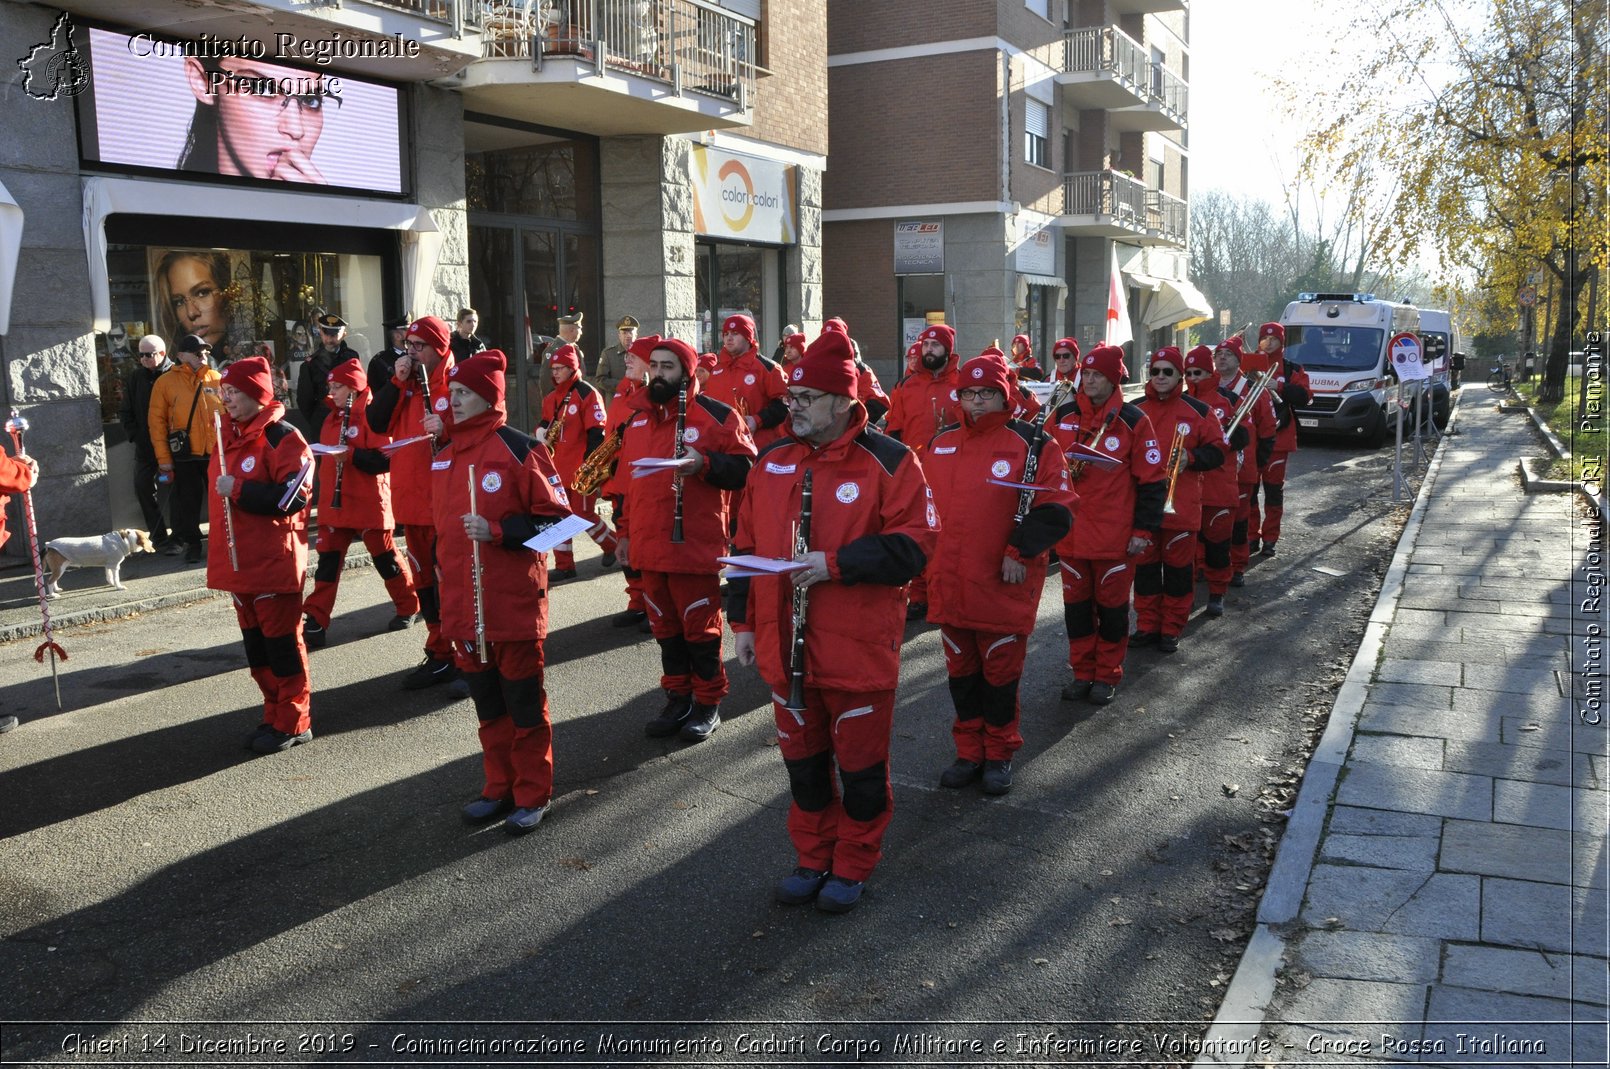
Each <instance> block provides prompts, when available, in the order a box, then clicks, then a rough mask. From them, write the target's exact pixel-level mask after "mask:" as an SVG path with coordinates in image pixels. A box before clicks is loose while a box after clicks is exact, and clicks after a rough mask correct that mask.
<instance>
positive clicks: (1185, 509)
mask: <svg viewBox="0 0 1610 1069" xmlns="http://www.w3.org/2000/svg"><path fill="white" fill-rule="evenodd" d="M1136 407H1137V408H1139V409H1140V410H1141V411H1142V412H1144V413H1146V416H1147V418H1149V419H1150V420H1151V421H1152V426H1153V428H1155V429H1156V430H1157V441H1158V444H1159V445H1161V446H1162V447H1163V486H1164V495H1165V497H1166V495H1167V492H1168V491H1167V487H1168V457H1169V453H1170V452H1172V450H1173V448H1174V436H1175V435H1176V434H1178V435H1180V436H1181V439H1180V448H1181V449H1183V450H1184V451H1185V460H1184V464H1185V467H1184V468H1183V469H1182V470H1181V471H1180V475H1179V478H1178V479H1176V480H1175V481H1174V511H1173V512H1165V513H1163V529H1164V530H1165V531H1200V530H1201V529H1202V473H1203V472H1207V471H1217V470H1219V469H1220V468H1222V467H1223V466H1224V458H1225V456H1226V455H1228V454H1229V452H1230V447H1229V446H1228V445H1227V444H1226V443H1225V441H1224V428H1223V427H1222V426H1220V425H1219V421H1218V420H1217V419H1216V418H1214V416H1213V411H1212V409H1210V408H1208V406H1207V405H1204V404H1203V403H1202V402H1201V401H1198V400H1197V399H1196V398H1194V397H1192V396H1190V395H1189V394H1188V393H1186V391H1185V390H1184V389H1183V388H1180V389H1176V390H1175V391H1174V392H1173V393H1171V394H1169V396H1168V399H1167V400H1162V399H1160V398H1159V397H1158V396H1157V392H1156V391H1155V390H1153V389H1152V384H1151V383H1150V382H1148V383H1147V384H1146V396H1145V397H1144V398H1142V399H1141V400H1140V401H1138V402H1136Z"/></svg>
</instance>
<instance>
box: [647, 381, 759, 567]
mask: <svg viewBox="0 0 1610 1069" xmlns="http://www.w3.org/2000/svg"><path fill="white" fill-rule="evenodd" d="M689 386H690V387H691V388H690V389H689V390H688V416H687V433H686V435H685V437H684V441H686V443H687V444H688V446H689V447H690V448H693V449H697V450H698V451H699V453H700V454H701V455H702V456H703V457H704V459H705V468H704V470H703V471H702V472H700V473H699V474H698V475H697V476H695V477H693V478H689V479H683V480H682V537H683V542H682V544H681V545H673V544H672V543H671V521H672V517H673V515H674V513H675V508H676V506H675V500H676V494H675V492H674V491H673V489H672V483H673V480H672V476H671V473H670V472H669V471H665V470H660V471H655V472H654V473H653V474H650V475H645V476H642V477H641V478H633V477H632V467H631V464H632V461H634V460H636V459H638V458H639V457H670V456H674V455H675V453H676V445H675V443H676V407H677V405H676V401H674V400H673V401H670V402H669V403H667V404H663V405H657V404H655V403H654V402H653V401H652V400H650V399H649V393H648V389H647V388H646V387H645V388H644V389H641V390H637V391H635V392H634V393H633V394H632V396H631V399H630V400H629V401H628V402H627V403H628V404H629V405H630V406H631V413H632V418H631V420H630V421H629V422H628V423H627V424H626V437H625V438H624V439H623V440H622V441H621V451H620V467H619V468H618V469H617V471H618V472H619V473H620V475H621V477H622V478H624V479H625V481H626V514H627V516H628V517H629V518H630V519H629V522H630V525H631V539H632V542H631V546H630V548H629V555H630V556H629V559H630V560H631V563H632V567H633V568H636V569H637V570H638V571H644V572H674V573H678V574H683V575H715V574H716V573H718V572H719V571H721V565H720V564H717V563H716V558H717V557H719V556H721V555H722V554H724V553H726V552H727V499H726V496H725V494H724V493H723V491H730V490H741V489H743V485H744V479H745V478H746V477H747V476H748V474H749V465H750V464H751V463H752V462H753V461H754V458H755V443H754V440H753V439H752V438H750V437H749V429H748V426H747V425H746V424H745V423H744V421H743V420H741V419H739V418H738V413H736V412H734V411H733V410H732V409H730V408H728V407H727V406H726V405H724V404H722V403H721V402H719V401H712V400H710V399H709V398H708V397H705V396H704V395H702V394H700V393H699V391H698V382H697V380H693V381H691V382H690V383H689Z"/></svg>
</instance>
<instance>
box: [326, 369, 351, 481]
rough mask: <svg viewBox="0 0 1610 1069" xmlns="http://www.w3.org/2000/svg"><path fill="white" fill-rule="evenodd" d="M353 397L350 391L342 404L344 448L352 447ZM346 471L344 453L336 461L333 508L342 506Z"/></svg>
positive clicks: (342, 438) (342, 440)
mask: <svg viewBox="0 0 1610 1069" xmlns="http://www.w3.org/2000/svg"><path fill="white" fill-rule="evenodd" d="M352 398H353V394H352V393H351V392H348V394H347V403H346V404H344V405H342V406H341V437H340V442H341V445H342V447H343V448H350V447H348V446H347V427H348V426H349V425H350V424H351V423H352ZM346 473H347V455H346V453H342V454H341V458H340V459H339V460H337V461H336V462H335V489H334V490H332V491H330V507H331V508H333V509H338V508H340V507H341V477H342V476H343V475H345V474H346Z"/></svg>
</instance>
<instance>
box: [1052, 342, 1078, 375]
mask: <svg viewBox="0 0 1610 1069" xmlns="http://www.w3.org/2000/svg"><path fill="white" fill-rule="evenodd" d="M1051 363H1052V364H1053V365H1054V366H1055V368H1056V381H1058V382H1072V381H1073V379H1074V375H1075V374H1077V372H1078V370H1079V343H1078V342H1076V341H1074V340H1073V339H1072V338H1058V339H1057V343H1056V344H1055V345H1053V346H1052V347H1051Z"/></svg>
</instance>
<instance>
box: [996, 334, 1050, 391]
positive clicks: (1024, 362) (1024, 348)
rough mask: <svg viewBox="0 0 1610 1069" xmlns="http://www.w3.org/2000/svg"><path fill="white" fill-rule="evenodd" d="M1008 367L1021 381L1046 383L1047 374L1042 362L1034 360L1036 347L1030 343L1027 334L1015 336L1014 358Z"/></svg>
mask: <svg viewBox="0 0 1610 1069" xmlns="http://www.w3.org/2000/svg"><path fill="white" fill-rule="evenodd" d="M1006 365H1007V367H1008V368H1010V369H1011V370H1012V372H1013V373H1014V374H1016V375H1017V377H1018V378H1020V379H1027V380H1029V381H1030V382H1044V381H1045V372H1044V371H1043V370H1042V369H1041V367H1040V362H1039V361H1038V360H1036V359H1034V346H1033V345H1032V344H1031V343H1030V342H1029V336H1028V335H1027V334H1018V335H1014V336H1013V338H1012V357H1011V359H1010V360H1008V361H1007V362H1006Z"/></svg>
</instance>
